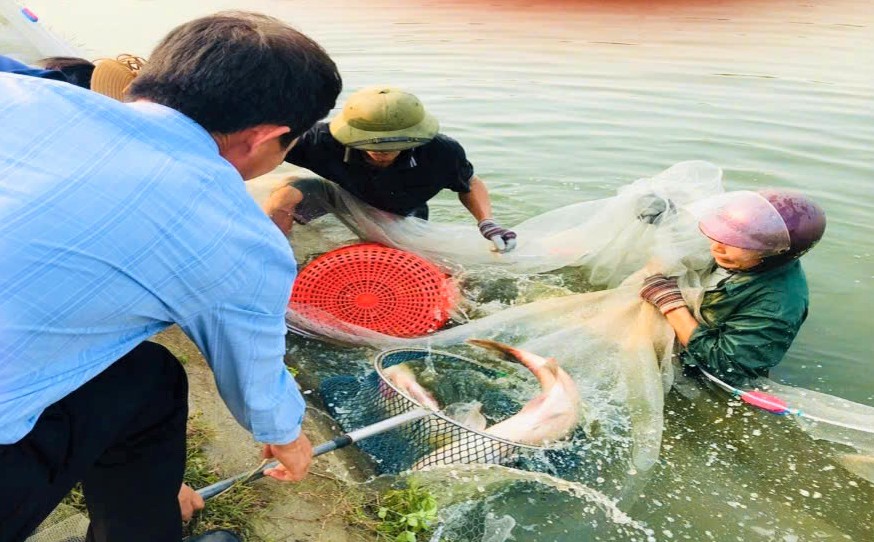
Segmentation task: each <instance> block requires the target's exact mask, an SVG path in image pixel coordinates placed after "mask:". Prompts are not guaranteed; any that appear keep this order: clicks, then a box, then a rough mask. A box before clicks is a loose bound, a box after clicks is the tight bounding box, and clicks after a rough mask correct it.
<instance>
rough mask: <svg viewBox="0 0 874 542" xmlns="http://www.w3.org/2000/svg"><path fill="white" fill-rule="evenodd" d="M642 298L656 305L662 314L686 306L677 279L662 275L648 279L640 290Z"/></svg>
mask: <svg viewBox="0 0 874 542" xmlns="http://www.w3.org/2000/svg"><path fill="white" fill-rule="evenodd" d="M640 297H642V298H643V299H644V301H646V302H648V303H651V304H652V305H655V307H656V308H657V309H658V310H659V311H661V313H662V314H668V313H669V312H671V311H672V310H674V309H679V308H681V307H685V306H686V302H685V301H683V294H682V293H681V292H680V287H679V286H677V277H666V276H664V275H661V274H659V275H652V276H651V277H647V278H646V280H644V281H643V287H642V288H641V289H640Z"/></svg>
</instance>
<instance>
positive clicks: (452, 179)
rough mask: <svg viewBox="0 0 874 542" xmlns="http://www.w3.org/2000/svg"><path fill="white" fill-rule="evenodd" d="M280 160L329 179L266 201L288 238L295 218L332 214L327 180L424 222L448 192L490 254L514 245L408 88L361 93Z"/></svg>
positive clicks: (461, 157) (298, 185)
mask: <svg viewBox="0 0 874 542" xmlns="http://www.w3.org/2000/svg"><path fill="white" fill-rule="evenodd" d="M286 161H288V162H290V163H292V164H295V165H297V166H300V167H303V168H306V169H308V170H310V171H312V172H313V173H316V174H317V175H320V176H321V177H323V178H324V179H327V181H325V180H323V179H296V180H293V181H292V182H291V183H289V184H287V185H285V186H283V187H281V188H279V189H278V190H276V191H274V192H273V193H272V194H271V195H270V197H269V198H268V199H267V201H266V202H265V203H264V211H265V212H266V213H267V215H268V216H270V218H271V219H272V220H273V221H274V222H275V223H276V225H277V226H279V229H280V230H282V232H283V233H285V234H286V235H288V233H289V231H290V230H291V227H292V225H293V223H294V222H295V221H297V222H298V223H301V224H306V223H307V222H309V221H310V220H312V219H314V218H316V217H318V216H321V215H323V214H325V213H327V212H329V211H330V207H331V205H332V203H331V202H332V201H333V200H334V197H333V196H332V187H331V186H330V185H326V182H330V183H335V184H336V185H337V186H339V187H340V188H341V189H342V190H344V191H346V192H348V193H349V194H351V195H353V196H355V197H356V198H358V199H359V200H361V201H363V202H365V203H367V204H369V205H371V206H373V207H376V208H377V209H380V210H382V211H387V212H389V213H393V214H396V215H399V216H413V217H417V218H421V219H425V220H427V219H428V200H430V199H431V198H433V197H434V196H436V195H437V193H439V192H440V191H441V190H443V189H449V190H452V191H453V192H457V193H458V199H459V200H460V201H461V203H462V204H463V205H464V206H465V208H467V210H468V211H469V212H470V214H471V215H472V216H473V217H474V218H475V219H476V221H477V226H478V227H479V231H480V233H481V234H482V236H483V237H485V238H486V239H488V240H490V241H491V242H492V243H493V244H494V249H495V250H496V251H498V252H508V251H511V250H513V249H514V248H515V247H516V233H515V232H513V231H511V230H509V229H507V228H503V227H501V226H500V225H498V224H497V223H496V222H495V220H494V219H493V217H492V205H491V200H490V198H489V193H488V189H487V188H486V185H485V183H484V182H483V181H482V180H481V179H480V178H479V177H477V176H476V175H475V174H474V171H473V166H472V165H471V163H470V162H469V161H468V160H467V156H466V155H465V152H464V149H463V148H462V147H461V145H459V144H458V142H457V141H455V140H454V139H452V138H450V137H448V136H446V135H443V134H441V133H439V123H438V121H437V119H436V118H435V117H434V116H432V115H430V114H428V113H427V112H426V111H425V108H424V107H423V105H422V103H421V102H420V101H419V99H418V98H417V97H416V96H414V95H413V94H410V93H409V92H405V91H403V90H400V89H398V88H393V87H387V86H376V87H370V88H365V89H363V90H359V91H358V92H356V93H354V94H352V95H351V96H350V97H349V99H348V100H347V101H346V104H345V105H344V107H343V111H342V112H341V113H340V114H339V115H337V116H336V117H335V118H334V119H333V120H332V121H331V122H330V123H319V124H316V125H315V126H313V128H312V129H311V130H309V131H308V132H307V133H305V134H304V135H303V136H302V137H301V138H300V141H299V142H298V144H297V145H295V146H294V148H292V149H291V151H290V152H289V153H288V156H287V157H286Z"/></svg>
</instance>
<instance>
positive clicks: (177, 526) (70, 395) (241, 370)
mask: <svg viewBox="0 0 874 542" xmlns="http://www.w3.org/2000/svg"><path fill="white" fill-rule="evenodd" d="M341 86H342V83H341V79H340V75H339V73H338V72H337V68H336V66H335V64H334V62H333V61H332V60H331V58H330V57H329V56H328V54H327V53H326V52H325V51H324V49H322V48H321V47H320V46H319V45H318V44H317V43H315V42H314V41H312V40H311V39H310V38H308V37H307V36H305V35H303V34H301V33H300V32H298V31H296V30H294V29H292V28H291V27H289V26H288V25H286V24H285V23H283V22H281V21H279V20H278V19H275V18H272V17H268V16H265V15H260V14H255V13H243V12H228V13H219V14H216V15H211V16H207V17H203V18H200V19H196V20H194V21H191V22H188V23H185V24H182V25H181V26H178V27H177V28H175V29H174V30H172V31H171V32H170V33H169V34H168V35H167V36H166V37H165V38H164V39H163V40H162V41H161V42H160V43H159V44H158V46H157V48H156V49H155V50H154V52H153V53H152V55H151V57H150V62H149V63H148V64H146V65H145V66H143V67H142V69H141V70H140V71H139V75H137V77H136V78H135V79H134V80H133V82H132V83H131V84H130V87H129V88H128V90H127V96H126V99H127V100H128V102H129V103H121V102H118V101H116V100H111V99H108V98H106V97H105V96H101V95H99V94H97V93H95V92H90V91H88V90H85V89H81V88H78V87H75V86H73V85H68V84H57V83H55V82H53V81H46V80H43V79H39V78H35V77H21V76H17V75H11V74H5V73H0V96H3V97H4V103H3V105H4V107H3V108H2V109H0V126H3V128H4V129H3V130H2V131H0V254H2V255H3V257H2V258H0V471H2V472H3V476H2V477H0V540H2V541H4V542H5V541H10V540H12V541H19V540H24V539H25V538H26V537H27V536H28V535H29V534H30V533H31V532H32V531H33V529H34V528H35V527H37V525H38V524H39V523H40V521H42V519H43V518H45V517H46V516H47V515H48V514H49V512H51V510H52V509H53V508H54V507H55V505H57V503H58V502H59V501H60V500H61V499H62V498H63V497H64V496H65V495H66V494H67V493H68V492H69V490H70V489H71V488H72V487H73V485H74V484H75V483H77V482H79V481H81V482H82V483H83V488H84V493H85V501H86V504H87V506H88V511H89V516H90V520H91V526H90V533H89V540H95V541H122V540H123V541H125V542H139V541H142V542H155V541H174V540H176V541H178V540H181V538H182V518H181V516H182V514H183V513H184V512H183V510H185V509H187V510H188V511H189V513H190V510H191V506H186V504H187V505H190V504H191V503H192V501H194V499H195V497H193V496H192V492H190V491H188V492H187V493H186V492H185V491H184V490H185V487H184V486H182V476H183V471H184V468H185V455H186V450H185V435H186V421H187V411H188V404H187V400H188V397H187V395H188V386H187V380H186V375H185V371H184V370H183V368H182V366H181V365H180V363H179V361H178V360H177V359H176V358H175V357H174V356H173V355H172V354H171V353H170V352H169V351H168V350H167V349H166V348H164V347H163V346H160V345H158V344H156V343H153V342H149V341H148V340H147V339H148V338H149V337H151V336H153V335H154V334H155V333H157V332H159V331H161V330H163V329H165V328H167V327H168V326H170V325H172V324H178V325H179V326H180V327H181V328H182V330H183V331H185V333H186V334H187V335H188V336H189V337H190V338H191V339H192V340H193V341H194V342H195V343H196V344H197V345H198V347H199V348H200V350H201V351H202V352H203V354H204V357H205V358H206V360H207V361H208V363H209V365H210V367H211V369H212V370H213V373H214V375H215V381H216V384H217V387H218V389H219V392H220V394H221V397H222V399H223V400H224V402H225V404H226V405H227V406H228V408H229V410H230V411H231V413H232V414H233V415H234V416H235V418H236V419H237V421H238V422H239V423H240V424H241V425H242V426H243V427H245V428H246V429H248V430H249V431H250V432H251V433H252V434H253V435H254V437H255V439H256V440H258V441H259V442H262V443H264V454H265V456H266V457H271V456H272V457H275V458H276V459H278V460H279V462H280V464H281V465H280V466H279V467H278V468H276V469H272V470H271V471H270V472H268V475H270V476H272V477H274V478H276V479H279V480H285V481H294V480H299V479H301V478H302V477H303V476H304V475H305V474H306V472H307V470H308V468H309V464H310V461H311V458H312V448H311V445H310V442H309V440H308V439H307V437H306V435H305V434H303V433H302V432H301V423H302V420H303V416H304V406H305V404H304V401H303V398H302V397H301V394H300V392H299V390H298V387H297V385H296V383H295V382H294V379H293V378H292V377H291V375H290V374H289V373H288V371H287V370H286V367H285V365H284V362H283V358H284V356H285V321H284V315H285V305H286V302H287V300H288V297H289V295H290V292H291V285H292V282H293V280H294V278H295V273H296V267H295V261H294V256H293V254H292V252H291V249H290V247H289V246H288V242H287V240H286V239H285V238H284V237H283V236H282V235H281V234H280V233H279V232H278V231H277V229H276V227H275V226H274V225H273V223H272V222H271V221H270V220H269V219H268V218H267V217H266V216H264V213H263V212H262V211H261V209H260V208H259V207H258V205H257V204H256V203H255V201H254V200H253V199H252V198H251V197H250V196H249V194H248V193H247V192H246V190H245V187H244V183H243V181H244V180H248V179H252V178H254V177H256V176H258V175H262V174H264V173H267V172H269V171H271V170H273V169H274V168H275V167H277V166H278V165H279V164H281V163H282V161H283V160H284V158H285V155H286V154H287V153H288V150H289V149H290V148H291V146H292V145H293V144H294V143H295V141H296V139H297V138H298V137H299V136H300V134H302V133H304V132H305V131H306V130H308V129H309V128H310V127H311V126H312V125H313V124H314V123H315V122H316V121H318V120H319V119H321V118H324V116H325V115H327V114H328V112H329V111H330V110H331V108H332V107H333V106H334V104H335V102H336V99H337V96H338V95H339V93H340V90H341ZM71 151H72V152H71ZM180 487H183V491H182V492H180ZM177 497H178V499H177ZM179 500H183V501H186V502H183V503H181V504H182V506H181V507H180V502H179ZM195 504H196V503H195ZM195 507H196V506H195ZM228 536H230V535H229V534H228V533H216V534H215V536H212V537H211V538H202V539H203V540H217V539H221V540H227V539H228Z"/></svg>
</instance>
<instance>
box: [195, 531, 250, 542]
mask: <svg viewBox="0 0 874 542" xmlns="http://www.w3.org/2000/svg"><path fill="white" fill-rule="evenodd" d="M185 542H243V539H242V538H240V537H239V536H237V535H236V534H235V533H232V532H231V531H226V530H225V529H216V530H214V531H207V532H205V533H203V534H201V535H197V536H195V537H194V538H187V539H186V540H185Z"/></svg>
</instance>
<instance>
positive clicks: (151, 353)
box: [0, 342, 188, 542]
mask: <svg viewBox="0 0 874 542" xmlns="http://www.w3.org/2000/svg"><path fill="white" fill-rule="evenodd" d="M187 401H188V382H187V379H186V376H185V371H184V370H183V369H182V367H181V365H180V364H179V362H178V361H177V360H176V358H174V357H173V355H172V354H170V352H169V351H168V350H167V349H166V348H164V347H163V346H160V345H158V344H155V343H150V342H144V343H142V344H140V345H139V346H137V347H136V348H135V349H134V350H133V351H131V352H130V353H129V354H127V355H126V356H124V357H122V358H121V359H119V360H118V361H116V362H115V363H113V364H112V365H111V366H110V367H108V368H107V369H106V370H104V371H103V372H102V373H100V374H99V375H97V376H96V377H94V378H93V379H92V380H90V381H89V382H87V383H85V384H84V385H83V386H82V387H80V388H79V389H77V390H76V391H74V392H73V393H71V394H70V395H68V396H67V397H64V398H63V399H61V400H60V401H58V402H57V403H55V404H53V405H51V406H50V407H49V408H47V409H46V410H45V411H44V412H43V413H42V415H41V416H40V418H39V420H38V421H37V423H36V426H35V427H34V428H33V430H31V432H30V433H28V435H27V436H26V437H24V438H23V439H22V440H20V441H19V442H17V443H15V444H11V445H5V446H0V472H2V475H0V541H3V542H5V541H13V540H23V539H24V538H26V537H27V536H28V535H29V534H30V533H31V531H32V530H33V529H35V528H36V527H37V525H39V523H40V522H41V521H42V520H43V519H44V518H45V517H46V516H47V515H48V514H49V513H50V512H51V511H52V510H53V509H54V507H55V506H56V505H57V504H58V503H59V502H60V500H61V499H62V498H63V497H64V496H65V495H66V494H67V493H68V492H69V491H70V489H71V488H72V487H73V485H74V484H75V483H76V482H79V481H81V482H83V487H84V490H85V500H86V503H87V505H88V512H89V515H90V516H91V529H90V530H89V540H93V541H96V542H121V541H124V542H139V541H142V542H146V541H149V542H163V541H167V542H171V541H172V542H178V541H179V540H181V538H182V520H181V512H180V510H179V503H178V501H177V494H178V492H179V487H180V485H181V484H182V474H183V471H184V469H185V423H186V420H187V415H188V402H187Z"/></svg>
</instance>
